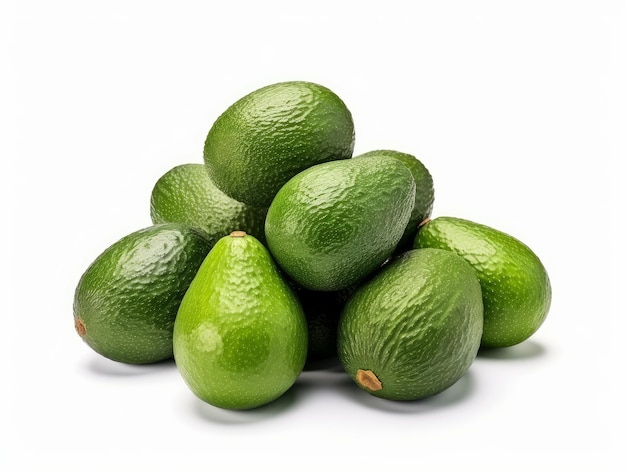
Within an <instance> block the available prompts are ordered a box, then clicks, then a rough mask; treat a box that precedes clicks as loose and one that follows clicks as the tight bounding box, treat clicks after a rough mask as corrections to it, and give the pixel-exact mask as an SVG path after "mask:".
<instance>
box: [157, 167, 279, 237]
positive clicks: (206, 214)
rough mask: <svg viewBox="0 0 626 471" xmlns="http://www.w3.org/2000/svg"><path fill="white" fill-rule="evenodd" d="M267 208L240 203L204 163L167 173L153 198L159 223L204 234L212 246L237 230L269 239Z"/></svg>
mask: <svg viewBox="0 0 626 471" xmlns="http://www.w3.org/2000/svg"><path fill="white" fill-rule="evenodd" d="M266 214H267V208H260V207H256V206H251V205H249V204H245V203H241V202H239V201H236V200H234V199H232V198H230V197H229V196H227V195H226V194H224V193H223V192H222V191H221V190H220V189H219V188H217V187H216V186H215V183H213V181H212V180H211V177H209V174H208V172H207V169H206V166H205V165H204V164H192V163H189V164H181V165H177V166H176V167H174V168H172V169H170V170H169V171H167V172H166V173H165V174H163V175H162V176H161V177H160V178H159V179H158V180H157V182H156V183H155V185H154V187H153V189H152V194H151V196H150V216H151V218H152V222H154V223H155V224H160V223H166V222H176V223H180V224H187V225H190V226H193V227H195V228H197V229H199V230H201V231H202V232H204V233H205V234H206V236H207V238H208V239H209V241H210V242H211V245H215V243H216V242H217V241H218V240H219V239H220V238H222V237H224V236H227V235H228V234H230V233H231V232H233V231H245V232H246V233H248V234H250V235H253V236H255V237H256V238H257V239H259V240H261V241H264V240H265V232H264V226H265V215H266Z"/></svg>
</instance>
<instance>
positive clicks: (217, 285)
mask: <svg viewBox="0 0 626 471" xmlns="http://www.w3.org/2000/svg"><path fill="white" fill-rule="evenodd" d="M306 355H307V325H306V319H305V317H304V313H303V312H302V307H301V305H300V303H299V301H298V298H297V297H296V295H295V294H294V292H293V291H292V290H291V289H290V287H289V286H288V284H287V282H286V281H285V280H284V279H283V278H282V276H281V274H280V273H279V271H278V268H277V267H276V265H275V264H274V262H273V260H272V259H271V256H270V254H269V253H268V251H267V249H266V248H265V247H264V246H263V245H262V244H261V243H260V242H259V241H258V240H257V239H256V238H254V237H253V236H249V235H245V233H243V232H234V233H233V234H232V235H229V236H226V237H223V238H222V239H220V240H219V241H218V242H217V244H215V246H214V247H213V249H212V250H211V252H210V253H209V255H208V256H207V257H206V259H205V261H204V262H203V264H202V266H201V267H200V269H199V270H198V273H197V275H196V277H195V278H194V280H193V282H192V283H191V285H190V287H189V289H188V290H187V293H186V294H185V297H184V298H183V301H182V303H181V305H180V309H179V311H178V316H177V317H176V322H175V325H174V359H175V361H176V365H177V366H178V369H179V371H180V373H181V375H182V377H183V379H184V380H185V382H186V383H187V385H188V386H189V388H190V389H191V390H192V391H193V392H194V394H195V395H196V396H198V397H199V398H200V399H202V400H203V401H205V402H207V403H209V404H211V405H214V406H216V407H220V408H224V409H251V408H255V407H259V406H261V405H263V404H266V403H268V402H271V401H273V400H275V399H276V398H278V397H279V396H281V395H282V394H283V393H284V392H285V391H287V389H289V388H290V387H291V386H292V385H293V383H294V382H295V380H296V378H297V377H298V375H299V374H300V372H301V371H302V369H303V367H304V363H305V360H306Z"/></svg>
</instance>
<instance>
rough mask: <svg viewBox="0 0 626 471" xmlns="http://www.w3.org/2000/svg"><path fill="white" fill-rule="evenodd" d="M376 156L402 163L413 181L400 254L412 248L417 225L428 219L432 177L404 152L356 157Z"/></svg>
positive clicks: (432, 193)
mask: <svg viewBox="0 0 626 471" xmlns="http://www.w3.org/2000/svg"><path fill="white" fill-rule="evenodd" d="M377 155H384V156H388V157H393V158H394V159H397V160H399V161H400V162H402V163H403V164H404V165H406V167H407V168H408V169H409V171H410V172H411V175H413V180H415V204H414V205H413V210H412V211H411V217H410V218H409V222H408V223H407V225H406V229H405V230H404V234H402V239H400V242H399V243H398V248H397V249H396V253H401V252H403V251H405V250H409V249H411V248H412V245H413V240H414V239H415V234H416V233H417V228H418V227H419V224H420V223H421V222H422V221H424V220H425V219H427V218H429V217H430V215H431V213H432V210H433V204H434V202H435V188H434V184H433V177H432V175H431V174H430V172H429V170H428V169H427V168H426V166H425V165H424V164H423V163H422V162H421V161H420V160H419V159H418V158H417V157H415V156H414V155H412V154H407V153H406V152H400V151H396V150H391V149H380V150H373V151H370V152H366V153H365V154H360V155H358V156H355V158H356V157H372V156H377Z"/></svg>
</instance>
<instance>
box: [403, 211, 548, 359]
mask: <svg viewBox="0 0 626 471" xmlns="http://www.w3.org/2000/svg"><path fill="white" fill-rule="evenodd" d="M414 247H416V248H424V247H435V248H440V249H445V250H451V251H453V252H455V253H456V254H458V255H460V256H461V257H463V258H464V259H465V260H467V261H468V262H469V263H470V264H471V265H472V267H473V268H474V269H475V270H476V274H477V275H478V278H479V279H480V283H481V286H482V291H483V301H484V306H485V326H484V332H483V338H482V346H483V347H487V348H489V347H509V346H513V345H517V344H519V343H521V342H523V341H524V340H526V339H528V338H529V337H530V336H531V335H533V334H534V333H535V332H536V331H537V330H538V329H539V327H540V326H541V325H542V324H543V322H544V320H545V319H546V317H547V315H548V311H549V310H550V304H551V299H552V288H551V284H550V279H549V277H548V273H547V271H546V269H545V267H544V266H543V264H542V263H541V260H540V259H539V257H537V255H536V254H535V253H534V252H533V251H532V250H531V249H530V248H529V247H528V246H527V245H525V244H524V243H522V242H521V241H519V240H518V239H516V238H514V237H512V236H510V235H508V234H506V233H504V232H501V231H499V230H496V229H493V228H492V227H488V226H485V225H483V224H478V223H476V222H473V221H469V220H466V219H460V218H454V217H444V216H442V217H438V218H435V219H433V220H431V221H429V222H428V223H427V224H425V225H424V226H423V227H421V229H420V230H419V232H418V234H417V236H416V238H415V242H414Z"/></svg>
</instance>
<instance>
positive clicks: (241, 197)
mask: <svg viewBox="0 0 626 471" xmlns="http://www.w3.org/2000/svg"><path fill="white" fill-rule="evenodd" d="M353 148H354V123H353V120H352V115H351V113H350V111H349V110H348V108H347V107H346V105H345V103H344V102H343V101H342V100H341V99H340V98H339V96H337V95H336V94H335V93H334V92H333V91H331V90H330V89H328V88H326V87H324V86H322V85H319V84H316V83H312V82H305V81H290V82H280V83H274V84H271V85H267V86H265V87H262V88H259V89H257V90H254V91H253V92H251V93H249V94H247V95H246V96H244V97H242V98H240V99H239V100H237V101H236V102H235V103H233V104H232V105H231V106H230V107H228V109H226V110H225V111H224V113H222V114H221V115H220V116H219V117H218V118H217V120H216V121H215V122H214V123H213V125H212V126H211V129H210V130H209V132H208V134H207V137H206V140H205V144H204V161H205V163H206V165H207V169H208V171H209V174H210V175H211V178H212V179H213V181H214V182H215V184H216V185H217V187H218V188H220V189H221V190H222V191H223V192H224V193H226V194H227V195H229V196H230V197H232V198H234V199H236V200H237V201H241V202H244V203H248V204H251V205H254V206H259V207H267V206H269V205H270V203H271V201H272V198H273V197H274V195H275V194H276V192H277V191H278V190H279V189H280V187H281V186H282V185H284V184H285V182H287V180H289V179H290V178H291V177H292V176H294V175H295V174H297V173H298V172H300V171H302V170H304V169H306V168H308V167H311V166H312V165H315V164H318V163H322V162H328V161H331V160H337V159H349V158H350V157H352V151H353Z"/></svg>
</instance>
